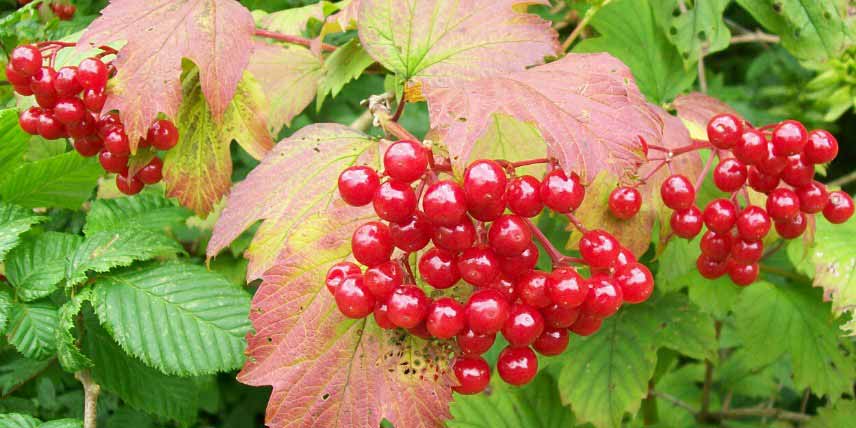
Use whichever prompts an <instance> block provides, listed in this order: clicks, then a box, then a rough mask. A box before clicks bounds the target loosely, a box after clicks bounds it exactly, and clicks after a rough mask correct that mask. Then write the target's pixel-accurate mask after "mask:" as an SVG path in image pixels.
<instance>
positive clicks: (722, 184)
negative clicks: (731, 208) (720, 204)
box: [713, 158, 748, 193]
mask: <svg viewBox="0 0 856 428" xmlns="http://www.w3.org/2000/svg"><path fill="white" fill-rule="evenodd" d="M747 176H748V172H747V171H746V165H744V164H743V162H740V161H739V160H737V159H734V158H728V159H725V160H723V161H722V162H720V163H719V165H717V166H716V168H715V169H714V170H713V183H714V184H716V187H717V188H718V189H719V190H722V191H723V192H727V193H731V192H734V191H736V190H737V189H739V188H741V187H743V185H744V184H745V183H746V177H747Z"/></svg>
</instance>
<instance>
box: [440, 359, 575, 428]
mask: <svg viewBox="0 0 856 428" xmlns="http://www.w3.org/2000/svg"><path fill="white" fill-rule="evenodd" d="M450 410H451V413H452V419H451V420H449V421H447V422H446V426H447V427H449V428H479V427H484V428H518V427H526V428H554V427H573V426H574V425H575V424H574V415H573V414H572V413H571V411H570V409H568V408H567V407H565V406H563V405H562V403H561V401H560V399H559V394H558V390H557V387H556V381H555V380H553V378H552V377H551V376H550V375H549V374H548V373H547V372H545V371H542V372H541V373H540V374H539V375H538V376H537V377H536V378H535V380H533V381H532V382H531V383H529V384H527V385H526V386H523V387H519V388H518V387H514V386H511V385H509V384H507V383H505V382H503V381H501V380H500V379H499V376H496V375H494V376H493V381H492V382H491V390H490V393H482V394H478V395H460V394H455V401H453V402H452V403H451V404H450Z"/></svg>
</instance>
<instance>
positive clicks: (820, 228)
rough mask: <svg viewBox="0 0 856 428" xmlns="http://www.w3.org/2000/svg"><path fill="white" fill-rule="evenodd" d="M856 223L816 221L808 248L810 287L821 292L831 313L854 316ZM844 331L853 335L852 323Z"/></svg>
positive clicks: (854, 326)
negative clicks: (813, 242) (819, 289)
mask: <svg viewBox="0 0 856 428" xmlns="http://www.w3.org/2000/svg"><path fill="white" fill-rule="evenodd" d="M854 245H856V220H853V219H850V220H849V221H848V222H846V223H844V224H830V223H829V222H828V221H826V219H817V231H816V240H815V244H814V247H813V248H811V249H809V250H808V251H809V255H810V261H811V263H812V264H813V265H814V286H815V287H820V288H822V289H823V296H824V300H828V301H832V310H833V312H834V313H835V314H837V315H841V314H844V313H850V314H854V313H856V254H854V252H853V248H854ZM844 328H845V329H846V330H847V332H848V333H850V334H851V335H853V334H856V324H854V323H852V322H850V323H847V324H846V325H845V326H844Z"/></svg>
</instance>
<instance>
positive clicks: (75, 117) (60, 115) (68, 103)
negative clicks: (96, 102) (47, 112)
mask: <svg viewBox="0 0 856 428" xmlns="http://www.w3.org/2000/svg"><path fill="white" fill-rule="evenodd" d="M85 114H87V111H86V106H84V105H83V101H80V99H79V98H61V99H59V100H58V101H57V102H56V105H55V106H54V116H56V118H57V120H59V121H60V122H62V123H63V124H69V123H74V122H79V121H81V120H83V116H84V115H85Z"/></svg>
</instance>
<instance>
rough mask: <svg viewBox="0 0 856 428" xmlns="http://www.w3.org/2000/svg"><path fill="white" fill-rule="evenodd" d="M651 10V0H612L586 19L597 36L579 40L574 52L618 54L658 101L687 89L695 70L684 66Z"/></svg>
mask: <svg viewBox="0 0 856 428" xmlns="http://www.w3.org/2000/svg"><path fill="white" fill-rule="evenodd" d="M669 12H671V10H669ZM656 13H659V12H656ZM654 14H655V11H654V10H653V8H652V4H651V0H615V1H613V2H611V3H609V4H607V5H606V6H604V7H603V8H602V9H601V10H600V11H599V12H598V13H597V14H596V15H594V18H592V20H591V22H590V25H591V26H592V27H593V28H594V29H596V30H597V32H598V33H599V36H598V37H593V38H588V39H585V40H583V41H581V42H580V43H579V44H577V45H576V46H575V47H574V52H609V53H610V54H612V55H614V56H616V57H618V58H619V59H621V61H623V62H624V63H625V64H627V66H628V67H630V69H631V70H632V71H633V76H634V77H635V78H636V83H637V84H639V89H640V90H641V91H642V93H644V94H645V96H646V97H648V99H649V100H650V101H652V102H655V103H662V102H665V101H668V100H671V99H672V98H674V97H675V96H676V95H678V94H679V93H681V92H683V91H684V90H685V89H688V88H689V87H690V85H692V84H693V82H694V81H695V78H696V71H695V70H690V71H687V70H685V69H684V66H683V62H682V59H681V55H680V54H679V53H678V51H677V50H676V49H675V47H674V46H672V44H671V43H669V40H668V39H667V38H666V35H665V34H664V32H663V31H662V30H661V29H660V28H659V27H658V26H657V25H656V21H655V15H654Z"/></svg>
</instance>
